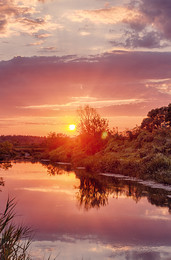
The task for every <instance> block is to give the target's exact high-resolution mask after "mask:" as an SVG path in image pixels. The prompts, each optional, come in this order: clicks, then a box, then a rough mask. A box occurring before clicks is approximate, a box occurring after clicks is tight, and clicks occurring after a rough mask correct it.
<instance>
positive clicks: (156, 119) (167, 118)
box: [141, 104, 171, 131]
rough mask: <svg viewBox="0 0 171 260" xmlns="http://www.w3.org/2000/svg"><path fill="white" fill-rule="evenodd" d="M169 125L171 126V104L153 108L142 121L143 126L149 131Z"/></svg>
mask: <svg viewBox="0 0 171 260" xmlns="http://www.w3.org/2000/svg"><path fill="white" fill-rule="evenodd" d="M169 126H171V104H169V105H168V106H167V107H161V108H156V109H152V110H151V111H149V112H148V114H147V118H144V119H143V121H142V123H141V128H142V129H147V130H149V131H152V130H154V129H158V128H161V127H169Z"/></svg>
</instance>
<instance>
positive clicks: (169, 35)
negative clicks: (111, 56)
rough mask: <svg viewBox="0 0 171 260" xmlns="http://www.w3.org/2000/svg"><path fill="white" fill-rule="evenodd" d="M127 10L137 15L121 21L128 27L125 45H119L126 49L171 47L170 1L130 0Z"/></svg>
mask: <svg viewBox="0 0 171 260" xmlns="http://www.w3.org/2000/svg"><path fill="white" fill-rule="evenodd" d="M128 8H129V9H131V10H134V11H135V12H137V14H138V15H137V17H133V19H127V18H126V19H125V20H124V21H123V22H124V23H125V24H126V25H127V26H128V28H127V29H126V32H127V35H126V36H127V37H126V41H125V44H122V43H121V44H120V45H125V47H128V48H130V47H133V48H138V47H140V48H141V47H142V48H163V47H167V46H169V45H171V43H170V40H171V27H170V24H171V16H170V13H171V2H170V0H150V1H148V0H139V1H134V0H132V1H130V5H129V6H128ZM113 43H114V42H113ZM118 45H119V44H118Z"/></svg>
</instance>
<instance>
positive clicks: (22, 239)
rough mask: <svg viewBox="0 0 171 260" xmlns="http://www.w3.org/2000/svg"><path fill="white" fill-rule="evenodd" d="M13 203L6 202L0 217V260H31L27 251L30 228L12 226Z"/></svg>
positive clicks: (30, 235) (11, 201) (10, 201)
mask: <svg viewBox="0 0 171 260" xmlns="http://www.w3.org/2000/svg"><path fill="white" fill-rule="evenodd" d="M15 207H16V204H15V201H14V199H11V200H10V199H9V198H8V200H7V203H6V207H5V210H4V212H3V213H1V215H0V259H1V260H31V258H30V256H29V255H28V253H27V250H28V248H29V246H30V243H31V237H32V232H31V230H30V228H28V227H24V226H22V225H19V226H16V225H15V224H14V222H13V221H14V217H15Z"/></svg>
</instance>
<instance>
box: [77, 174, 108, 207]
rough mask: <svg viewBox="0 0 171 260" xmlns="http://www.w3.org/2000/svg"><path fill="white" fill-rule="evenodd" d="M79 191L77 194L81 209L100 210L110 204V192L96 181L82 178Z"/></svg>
mask: <svg viewBox="0 0 171 260" xmlns="http://www.w3.org/2000/svg"><path fill="white" fill-rule="evenodd" d="M77 188H78V189H79V191H78V192H77V193H76V198H77V200H78V202H79V206H80V207H84V209H85V210H89V209H90V208H97V209H98V208H100V207H101V206H106V205H107V204H108V196H109V190H107V189H106V187H105V186H104V185H102V184H101V183H99V182H98V181H97V180H96V179H93V178H87V177H81V178H80V186H79V187H77Z"/></svg>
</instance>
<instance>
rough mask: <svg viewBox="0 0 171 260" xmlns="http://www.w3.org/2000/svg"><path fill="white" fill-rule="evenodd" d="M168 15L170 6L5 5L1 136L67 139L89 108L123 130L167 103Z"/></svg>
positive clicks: (127, 2) (0, 31) (0, 40)
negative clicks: (59, 136)
mask: <svg viewBox="0 0 171 260" xmlns="http://www.w3.org/2000/svg"><path fill="white" fill-rule="evenodd" d="M147 7H148V8H147ZM147 10H148V11H147ZM170 11H171V5H170V0H164V1H163V0H158V1H156V0H151V1H150V3H149V1H147V0H138V1H136V3H135V1H133V0H122V1H121V0H120V1H119V0H116V1H110V0H109V1H108V2H106V1H103V0H102V1H96V0H92V1H91V2H85V1H83V0H72V1H69V2H68V1H67V0H64V1H61V0H60V1H57V0H51V1H50V0H45V1H38V0H31V1H28V0H25V1H24V0H2V1H1V4H0V20H1V21H2V22H1V24H0V50H1V52H0V82H1V84H0V133H1V134H32V135H47V134H48V133H49V132H50V131H56V132H65V133H68V134H69V132H68V130H67V129H68V125H69V124H73V123H75V121H77V119H76V118H75V116H76V110H77V108H78V107H79V106H80V105H85V104H89V105H90V106H92V107H94V108H96V109H97V110H98V112H99V113H100V114H101V116H103V117H105V118H109V123H110V126H111V127H118V128H119V130H120V131H122V130H124V129H125V128H132V127H134V126H135V125H136V124H140V122H141V121H142V118H143V117H145V116H146V114H147V112H148V111H149V110H151V109H152V108H156V107H161V106H166V105H168V104H169V103H170V100H171V98H170V97H171V75H170V67H171V48H170V46H171V30H170V26H168V25H170V22H171V21H170V19H171V18H170Z"/></svg>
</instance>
